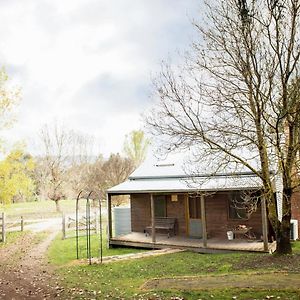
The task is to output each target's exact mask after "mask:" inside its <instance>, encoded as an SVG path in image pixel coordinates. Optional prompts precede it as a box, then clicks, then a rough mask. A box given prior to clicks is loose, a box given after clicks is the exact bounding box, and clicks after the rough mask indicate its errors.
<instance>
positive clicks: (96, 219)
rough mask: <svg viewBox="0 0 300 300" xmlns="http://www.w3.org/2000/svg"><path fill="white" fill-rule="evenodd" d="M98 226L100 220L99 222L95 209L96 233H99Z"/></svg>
mask: <svg viewBox="0 0 300 300" xmlns="http://www.w3.org/2000/svg"><path fill="white" fill-rule="evenodd" d="M98 226H99V222H98V214H97V212H96V211H95V233H96V234H97V233H98Z"/></svg>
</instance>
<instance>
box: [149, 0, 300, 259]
mask: <svg viewBox="0 0 300 300" xmlns="http://www.w3.org/2000/svg"><path fill="white" fill-rule="evenodd" d="M206 5H207V10H206V12H207V18H206V19H205V18H204V20H203V21H202V24H197V23H196V22H194V26H195V28H196V30H197V31H198V32H199V35H200V36H199V39H198V40H196V41H195V42H194V43H193V45H192V48H191V51H190V52H189V53H188V54H187V59H186V64H185V65H184V66H181V67H178V69H176V68H172V67H170V66H168V65H166V66H163V68H162V72H161V76H160V77H158V78H157V80H156V82H155V86H156V91H157V96H158V98H159V103H158V105H157V106H156V108H154V111H152V113H151V115H150V116H149V118H148V123H149V125H150V127H151V128H152V130H153V133H154V134H155V135H157V136H159V137H167V139H164V145H165V147H166V150H172V149H175V148H181V149H182V148H185V149H187V148H188V149H189V148H192V149H193V152H194V154H195V161H200V160H201V161H202V162H208V163H210V168H213V167H214V170H213V171H218V170H222V169H223V170H224V168H225V167H226V166H228V165H230V166H231V167H232V168H234V169H236V168H239V169H240V168H247V169H248V170H249V171H251V172H253V173H254V174H256V175H257V176H258V177H259V178H261V181H262V184H263V195H262V196H263V197H264V198H265V199H266V201H267V207H268V217H269V220H270V222H271V224H272V227H273V229H274V231H275V234H276V241H277V249H276V252H277V253H281V254H282V253H290V252H291V251H292V249H291V244H290V219H291V199H292V197H293V195H294V193H295V192H296V191H297V189H298V187H299V180H298V178H299V171H300V170H299V167H300V160H299V149H300V143H299V138H300V101H299V96H298V95H299V93H298V92H296V93H295V91H298V90H297V89H294V88H293V87H295V85H296V84H295V80H296V78H298V76H299V71H300V64H299V59H300V22H299V21H300V1H299V0H279V1H271V0H267V1H253V0H228V1H221V0H217V1H213V2H208V1H207V4H206ZM296 95H297V97H295V96H296ZM213 171H212V172H213ZM274 175H275V177H276V178H277V179H278V180H279V181H280V182H281V186H282V188H281V191H280V192H281V194H282V205H281V206H282V210H280V209H277V207H278V205H279V203H277V197H276V192H277V190H276V188H275V186H274V184H273V179H274ZM281 212H282V213H281Z"/></svg>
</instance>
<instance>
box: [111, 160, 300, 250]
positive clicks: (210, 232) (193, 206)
mask: <svg viewBox="0 0 300 300" xmlns="http://www.w3.org/2000/svg"><path fill="white" fill-rule="evenodd" d="M261 188H262V183H261V180H260V179H259V178H258V177H257V176H256V175H254V174H253V173H249V172H234V173H233V172H230V173H229V172H228V173H216V174H215V175H213V176H212V175H211V174H208V173H199V174H196V175H193V176H189V175H187V174H186V172H184V171H183V168H182V162H181V161H180V160H179V161H177V160H174V161H172V160H171V161H170V160H169V161H164V162H159V161H157V162H154V163H153V161H152V162H151V161H150V162H149V161H147V162H145V163H144V164H143V165H142V166H141V167H140V168H138V169H137V170H136V171H135V172H133V174H131V175H130V177H129V179H128V180H127V181H126V182H124V183H121V184H119V185H117V186H115V187H112V188H111V189H109V190H108V191H107V199H108V229H109V230H108V231H109V245H110V246H114V245H126V246H134V247H143V248H165V247H177V248H178V247H180V248H187V249H194V250H197V251H199V252H217V251H220V250H222V251H224V250H246V251H265V252H268V251H273V250H274V249H275V242H273V241H274V233H273V232H272V227H271V226H270V224H269V222H268V219H267V208H266V203H265V201H264V199H263V198H261V197H258V198H259V200H258V202H257V205H256V207H255V209H254V210H253V211H251V212H249V210H248V209H246V208H244V207H241V206H239V205H238V204H239V202H240V201H242V199H244V197H246V196H247V195H248V194H249V195H250V194H251V195H253V194H255V193H256V194H257V195H258V194H259V192H260V190H261ZM120 195H128V196H129V199H130V207H129V208H127V212H128V213H127V215H126V216H125V223H126V222H127V226H125V225H124V224H121V227H122V228H123V231H122V230H121V231H120V230H117V229H116V227H118V226H119V225H117V224H118V218H119V217H118V215H114V214H113V212H112V210H113V205H112V202H113V201H114V200H113V199H114V197H115V196H120ZM299 212H300V209H299V207H297V205H296V202H295V203H294V204H293V217H294V218H295V220H293V226H294V227H293V234H294V238H297V237H298V231H299V228H298V220H297V217H300V213H299ZM297 213H298V214H297ZM125 228H126V229H125ZM124 229H125V231H124Z"/></svg>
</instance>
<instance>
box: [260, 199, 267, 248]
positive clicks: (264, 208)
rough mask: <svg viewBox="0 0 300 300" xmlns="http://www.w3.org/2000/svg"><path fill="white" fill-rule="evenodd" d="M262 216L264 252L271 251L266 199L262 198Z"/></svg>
mask: <svg viewBox="0 0 300 300" xmlns="http://www.w3.org/2000/svg"><path fill="white" fill-rule="evenodd" d="M261 216H262V231H263V242H264V251H266V252H267V251H269V244H268V217H267V207H266V199H265V197H261Z"/></svg>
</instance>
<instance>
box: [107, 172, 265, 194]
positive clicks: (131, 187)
mask: <svg viewBox="0 0 300 300" xmlns="http://www.w3.org/2000/svg"><path fill="white" fill-rule="evenodd" d="M261 187H262V182H261V180H260V178H258V177H257V176H254V175H226V176H225V175H222V176H212V177H194V178H192V179H191V178H179V177H173V178H172V177H165V178H162V177H160V178H145V179H131V180H128V181H125V182H123V183H121V184H119V185H117V186H114V187H112V188H110V189H109V190H108V193H109V194H126V193H127V194H130V193H151V192H152V193H155V192H184V191H187V192H193V191H228V190H249V189H259V188H261Z"/></svg>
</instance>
